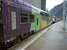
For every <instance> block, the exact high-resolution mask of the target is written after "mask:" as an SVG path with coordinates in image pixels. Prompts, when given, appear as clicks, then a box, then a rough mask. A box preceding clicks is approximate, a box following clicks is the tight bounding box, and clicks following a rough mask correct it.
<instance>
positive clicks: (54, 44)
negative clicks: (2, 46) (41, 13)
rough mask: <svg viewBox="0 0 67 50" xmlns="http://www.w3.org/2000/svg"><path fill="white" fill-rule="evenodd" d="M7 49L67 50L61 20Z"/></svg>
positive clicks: (65, 34) (66, 37)
mask: <svg viewBox="0 0 67 50" xmlns="http://www.w3.org/2000/svg"><path fill="white" fill-rule="evenodd" d="M8 50H67V33H66V32H64V29H63V21H60V22H57V23H55V24H53V25H51V26H50V27H48V28H46V29H44V30H42V31H40V32H39V33H36V34H35V35H32V36H31V37H29V38H28V39H25V40H24V41H23V42H21V43H18V44H17V45H15V46H13V47H11V48H9V49H8Z"/></svg>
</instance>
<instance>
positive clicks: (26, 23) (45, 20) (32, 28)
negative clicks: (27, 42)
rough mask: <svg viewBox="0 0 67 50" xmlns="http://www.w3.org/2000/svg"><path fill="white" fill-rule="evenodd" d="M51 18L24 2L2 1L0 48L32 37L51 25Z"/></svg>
mask: <svg viewBox="0 0 67 50" xmlns="http://www.w3.org/2000/svg"><path fill="white" fill-rule="evenodd" d="M50 21H51V17H50V16H49V14H48V13H47V12H46V11H43V10H41V9H38V8H36V7H34V6H32V5H30V4H28V3H26V2H24V1H23V0H21V1H20V0H0V48H3V49H4V48H8V47H10V46H12V45H13V44H14V43H15V42H16V39H17V38H19V37H21V38H22V39H24V38H26V37H28V36H30V35H31V34H33V32H37V31H39V30H41V29H43V28H45V27H47V26H48V25H49V23H50Z"/></svg>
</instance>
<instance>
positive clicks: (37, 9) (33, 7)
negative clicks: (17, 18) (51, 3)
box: [24, 2, 47, 13]
mask: <svg viewBox="0 0 67 50" xmlns="http://www.w3.org/2000/svg"><path fill="white" fill-rule="evenodd" d="M24 4H26V5H28V6H30V7H31V8H32V9H34V10H36V11H38V12H44V13H47V12H46V11H44V10H41V9H39V8H37V7H35V6H33V5H31V4H29V3H27V2H24Z"/></svg>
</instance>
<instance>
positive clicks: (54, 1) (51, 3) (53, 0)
mask: <svg viewBox="0 0 67 50" xmlns="http://www.w3.org/2000/svg"><path fill="white" fill-rule="evenodd" d="M63 1H64V0H46V8H47V9H48V10H51V9H52V8H53V7H55V6H56V5H58V4H60V3H62V2H63Z"/></svg>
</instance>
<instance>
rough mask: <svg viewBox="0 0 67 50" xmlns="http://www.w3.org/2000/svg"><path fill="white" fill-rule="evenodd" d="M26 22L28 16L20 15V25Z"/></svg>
mask: <svg viewBox="0 0 67 50" xmlns="http://www.w3.org/2000/svg"><path fill="white" fill-rule="evenodd" d="M26 22H28V15H27V14H21V23H26Z"/></svg>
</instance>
